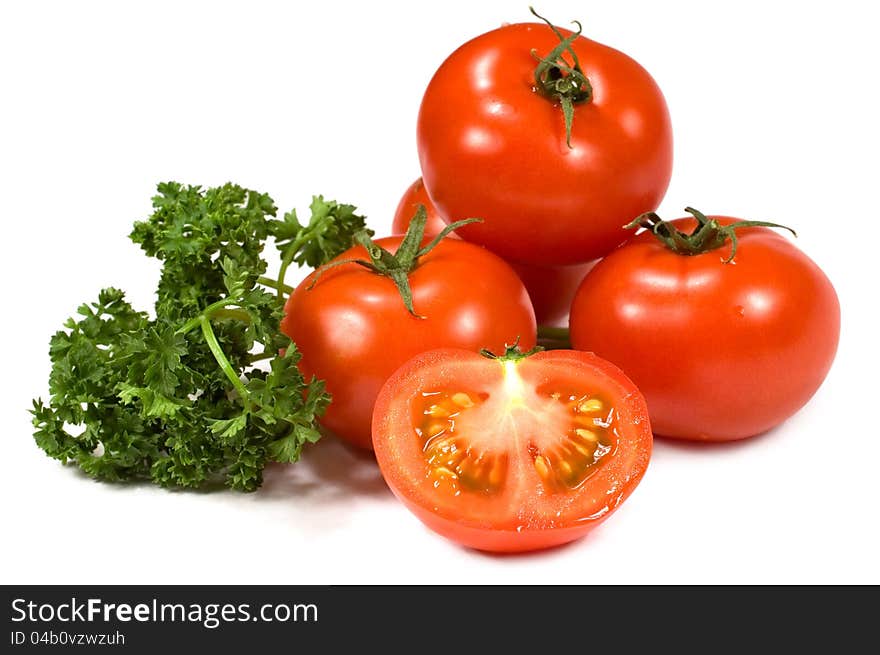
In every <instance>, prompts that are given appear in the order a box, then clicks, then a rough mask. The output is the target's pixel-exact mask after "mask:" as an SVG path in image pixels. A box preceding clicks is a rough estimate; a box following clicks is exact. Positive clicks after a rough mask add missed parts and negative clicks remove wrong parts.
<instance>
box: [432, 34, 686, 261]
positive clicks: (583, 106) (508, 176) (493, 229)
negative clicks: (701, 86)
mask: <svg viewBox="0 0 880 655" xmlns="http://www.w3.org/2000/svg"><path fill="white" fill-rule="evenodd" d="M578 29H579V28H578ZM566 44H567V45H566ZM560 47H561V48H562V49H561V52H559V48H560ZM554 49H556V52H558V55H557V56H554V54H556V52H554ZM541 58H543V61H538V60H539V59H541ZM568 110H570V112H568ZM566 113H569V118H568V119H567V118H566ZM417 140H418V150H419V161H420V163H421V168H422V177H423V178H424V182H425V187H426V188H427V191H428V195H429V196H430V197H431V200H432V201H433V203H434V204H435V205H436V207H437V209H438V210H439V212H440V214H441V216H442V217H443V218H444V219H445V220H448V221H457V220H461V219H463V218H468V217H472V216H478V217H480V218H482V219H484V222H482V223H475V224H471V225H467V226H464V227H463V228H461V229H460V230H459V233H460V235H461V236H462V238H464V239H466V240H468V241H472V242H474V243H479V244H482V245H484V246H486V247H487V248H489V249H490V250H492V251H493V252H495V253H497V254H499V255H501V256H502V257H504V258H505V259H508V260H511V261H517V262H524V263H529V264H541V265H561V264H576V263H581V262H586V261H589V260H592V259H596V258H597V257H601V256H603V255H605V254H607V253H608V252H609V251H611V250H612V249H613V248H614V247H615V246H617V245H618V244H620V243H621V242H622V241H623V240H624V239H625V238H626V236H627V233H626V231H625V230H624V229H623V226H624V225H625V224H626V223H628V222H629V221H631V220H632V219H633V218H634V217H635V216H638V215H640V214H642V213H643V212H647V211H652V210H654V209H655V208H656V207H657V206H658V205H659V203H660V201H661V199H662V198H663V195H664V193H665V192H666V187H667V186H668V184H669V179H670V175H671V172H672V128H671V123H670V119H669V112H668V110H667V107H666V102H665V100H664V98H663V95H662V93H661V91H660V89H659V87H658V86H657V84H656V83H655V82H654V80H653V78H652V77H651V76H650V75H649V74H648V72H647V71H646V70H645V69H644V68H642V67H641V66H640V65H639V64H638V63H636V62H635V61H634V60H633V59H631V58H630V57H628V56H627V55H625V54H623V53H622V52H619V51H618V50H615V49H613V48H610V47H608V46H605V45H602V44H601V43H597V42H596V41H592V40H590V39H587V38H584V37H582V36H579V35H578V34H576V33H572V32H570V31H568V30H561V29H557V28H554V27H552V26H551V25H549V24H544V25H542V24H536V23H521V24H514V25H506V26H504V27H501V28H499V29H496V30H492V31H491V32H487V33H486V34H483V35H481V36H478V37H476V38H475V39H473V40H471V41H469V42H467V43H465V44H464V45H462V46H461V47H460V48H458V49H457V50H456V51H455V52H453V53H452V54H451V55H450V56H449V57H448V58H447V59H446V60H445V61H444V62H443V63H442V64H441V66H440V68H439V69H438V70H437V72H436V73H435V74H434V76H433V78H432V79H431V81H430V83H429V84H428V87H427V89H426V91H425V94H424V97H423V99H422V103H421V108H420V111H419V117H418V128H417Z"/></svg>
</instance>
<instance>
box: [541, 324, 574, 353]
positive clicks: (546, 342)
mask: <svg viewBox="0 0 880 655" xmlns="http://www.w3.org/2000/svg"><path fill="white" fill-rule="evenodd" d="M538 343H539V344H541V345H542V346H544V348H545V349H547V350H568V349H569V348H571V333H570V332H569V330H568V328H564V327H554V326H552V325H539V326H538Z"/></svg>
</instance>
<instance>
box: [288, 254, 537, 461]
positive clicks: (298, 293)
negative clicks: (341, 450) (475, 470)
mask: <svg viewBox="0 0 880 655" xmlns="http://www.w3.org/2000/svg"><path fill="white" fill-rule="evenodd" d="M401 241H402V239H401V238H400V237H389V238H385V239H379V240H377V241H376V244H377V245H379V246H381V247H383V248H385V249H387V250H389V251H390V252H392V253H393V252H396V251H397V249H398V247H399V246H400V244H401ZM426 241H427V240H426ZM423 243H424V242H423ZM353 258H359V259H364V260H367V259H368V255H367V251H366V249H365V248H363V247H362V246H355V247H354V248H351V249H349V250H347V251H346V252H344V253H342V254H341V255H339V256H338V257H337V258H336V259H334V260H333V261H332V262H330V264H329V265H328V267H324V268H323V269H319V270H318V271H316V272H313V273H312V274H311V275H309V276H308V277H307V278H306V279H305V280H304V281H303V282H302V283H301V284H300V285H299V286H297V288H296V289H295V290H294V291H293V293H291V295H290V298H288V300H287V303H286V305H285V317H284V319H283V321H282V323H281V329H282V331H283V332H284V333H285V334H286V335H288V336H289V337H290V338H291V339H292V340H293V341H294V343H296V344H297V347H298V348H299V350H300V352H301V353H302V359H301V360H300V368H301V369H302V371H303V373H304V374H305V375H306V376H311V375H315V376H316V377H318V378H320V379H322V380H324V381H325V382H326V383H327V390H328V391H329V392H330V393H331V394H332V396H333V401H332V402H331V404H330V407H329V408H328V409H327V411H326V413H325V415H324V416H323V417H322V419H321V422H322V424H323V425H324V426H326V427H327V428H329V429H330V430H332V431H333V432H335V433H336V434H337V435H338V436H340V437H342V438H344V439H346V440H347V441H349V442H351V443H353V444H355V445H357V446H361V447H363V448H370V447H371V439H370V420H371V416H372V412H373V404H374V402H375V400H376V396H377V394H378V393H379V389H380V388H381V386H382V384H383V383H384V382H385V380H386V379H387V378H388V377H389V376H390V375H391V374H392V373H393V372H394V371H395V369H397V367H399V366H400V365H402V364H403V363H404V362H406V361H407V360H408V359H410V358H411V357H413V356H414V355H416V354H418V353H420V352H423V351H425V350H430V349H433V348H441V347H459V348H468V349H471V350H473V351H475V352H476V351H478V350H479V349H481V348H502V347H503V346H504V344H505V343H512V342H513V341H514V340H515V339H517V338H519V339H520V340H521V342H522V343H523V345H524V346H527V347H530V346H531V345H533V344H534V343H535V316H534V312H533V310H532V307H531V304H530V303H529V298H528V294H527V293H526V290H525V288H524V287H523V285H522V282H520V280H519V278H518V277H517V276H516V274H515V273H514V272H513V270H512V269H511V268H510V267H509V266H508V265H507V264H506V263H504V261H503V260H502V259H500V258H499V257H497V256H495V255H493V254H492V253H490V252H488V251H487V250H485V249H484V248H480V247H479V246H476V245H473V244H470V243H465V242H464V241H460V240H452V239H444V240H442V241H441V242H440V243H439V244H438V245H437V246H436V247H435V248H434V249H433V250H431V251H430V252H428V253H427V254H425V255H424V256H423V257H421V258H419V260H418V264H417V266H416V267H415V268H414V269H413V270H412V272H411V273H410V274H409V283H410V286H411V289H412V302H413V307H414V310H415V312H416V313H417V314H419V315H420V316H423V318H418V317H416V316H414V315H412V314H411V313H409V312H408V311H407V309H406V307H405V306H404V303H403V301H402V299H401V295H400V293H399V292H398V289H397V287H396V286H395V283H394V282H393V281H392V280H391V279H389V278H388V277H385V276H383V275H379V274H376V273H374V272H373V271H370V270H368V269H366V268H364V267H362V266H360V265H358V264H354V263H348V264H343V265H341V266H335V267H332V268H331V267H329V266H332V265H333V264H334V263H337V262H340V261H343V260H347V259H353ZM318 274H320V277H318V278H317V281H315V280H316V276H317V275H318ZM313 282H314V286H312V284H313Z"/></svg>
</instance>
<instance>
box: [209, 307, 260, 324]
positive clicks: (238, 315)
mask: <svg viewBox="0 0 880 655" xmlns="http://www.w3.org/2000/svg"><path fill="white" fill-rule="evenodd" d="M208 318H229V319H233V320H235V321H241V322H242V323H250V322H251V315H250V314H248V313H247V312H246V311H245V310H244V309H226V308H223V309H215V310H214V311H213V312H211V313H210V314H209V315H208Z"/></svg>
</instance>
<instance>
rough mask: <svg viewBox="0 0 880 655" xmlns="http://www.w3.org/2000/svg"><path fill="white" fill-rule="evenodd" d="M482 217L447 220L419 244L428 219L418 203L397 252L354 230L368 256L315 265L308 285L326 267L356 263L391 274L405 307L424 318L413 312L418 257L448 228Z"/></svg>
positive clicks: (356, 239) (315, 280)
mask: <svg viewBox="0 0 880 655" xmlns="http://www.w3.org/2000/svg"><path fill="white" fill-rule="evenodd" d="M482 220H483V219H481V218H467V219H464V220H462V221H456V222H455V223H450V224H449V225H447V226H446V227H445V228H443V230H442V231H441V232H440V234H438V235H437V236H435V237H434V239H433V240H432V241H431V242H430V243H428V244H427V245H426V246H424V247H423V246H422V245H421V244H422V239H423V238H424V236H425V224H426V223H427V221H428V213H427V212H426V211H425V207H424V205H419V206H418V209H417V210H416V214H415V216H414V217H413V219H412V221H410V224H409V228H408V229H407V231H406V235H404V237H403V241H402V242H401V243H400V247H399V248H398V249H397V252H395V253H393V254H392V253H391V252H389V251H387V250H385V248H383V247H382V246H380V245H378V244H377V243H375V242H374V241H373V240H372V239H371V238H370V234H369V233H368V232H366V231H365V230H364V231H360V232H358V233H357V234H355V237H354V240H355V242H356V243H358V244H359V245H361V246H363V247H364V249H366V251H367V255H369V260H366V259H357V258H354V259H343V260H340V261H338V262H333V263H332V264H327V265H326V266H324V267H322V268H320V269H318V271H317V273H316V275H315V277H314V278H313V279H312V283H311V284H310V285H309V286H308V289H309V290H311V289H312V288H313V287H314V286H315V284H317V282H318V280H319V278H320V276H321V274H323V273H324V272H325V271H327V270H329V269H331V268H335V267H337V266H342V265H344V264H358V265H360V266H363V267H364V268H366V269H368V270H370V271H372V272H373V273H376V274H377V275H384V276H385V277H387V278H390V279H391V280H392V281H393V282H394V284H395V286H397V290H398V292H399V293H400V297H401V299H402V300H403V304H404V306H405V307H406V309H407V311H408V312H409V313H410V314H412V315H413V316H415V317H416V318H425V317H424V316H421V315H419V314H416V311H415V309H414V308H413V299H412V289H411V288H410V284H409V274H410V273H411V272H412V271H413V270H415V268H416V267H417V266H418V265H419V259H420V258H421V257H424V256H425V255H426V254H428V253H429V252H431V251H432V250H433V249H434V248H435V247H436V246H437V244H438V243H440V241H441V240H442V239H443V238H444V237H445V236H446V235H448V234H449V233H450V232H452V231H453V230H457V229H458V228H460V227H461V226H462V225H467V224H468V223H477V222H481V221H482Z"/></svg>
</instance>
